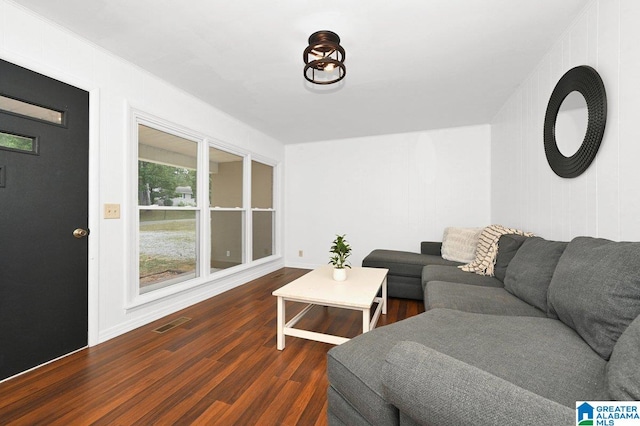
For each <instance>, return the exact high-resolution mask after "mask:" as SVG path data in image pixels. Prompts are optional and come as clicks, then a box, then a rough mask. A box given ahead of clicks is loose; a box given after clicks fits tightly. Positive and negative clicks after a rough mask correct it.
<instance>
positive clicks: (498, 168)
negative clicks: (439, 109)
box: [491, 0, 640, 241]
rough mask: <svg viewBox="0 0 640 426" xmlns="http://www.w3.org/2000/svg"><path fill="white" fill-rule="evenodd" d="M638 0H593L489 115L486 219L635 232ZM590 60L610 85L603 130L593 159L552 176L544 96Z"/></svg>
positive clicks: (619, 236) (638, 204)
mask: <svg viewBox="0 0 640 426" xmlns="http://www.w3.org/2000/svg"><path fill="white" fill-rule="evenodd" d="M638 22H640V2H638V1H636V0H599V1H593V2H592V3H590V4H589V5H588V7H587V8H586V9H585V10H584V11H583V13H582V14H580V16H578V17H577V19H576V20H575V22H574V23H573V24H572V26H571V27H570V28H569V29H568V30H567V31H566V32H565V33H564V34H563V35H562V37H561V38H560V39H559V40H558V41H557V43H556V44H555V46H554V47H553V48H552V49H551V50H550V51H549V52H548V53H547V55H546V56H545V57H544V59H543V60H542V61H541V63H540V64H539V65H538V67H537V68H536V69H535V70H534V71H533V72H532V74H531V75H530V77H529V78H528V79H527V80H526V81H525V82H524V83H523V84H522V86H521V87H520V88H519V89H518V90H517V91H516V92H515V93H514V94H513V96H512V97H511V98H510V99H509V101H508V102H507V103H506V104H505V105H504V107H503V108H502V109H501V111H500V112H499V113H498V114H497V116H496V117H495V118H494V120H493V121H492V123H491V124H492V131H491V151H492V154H491V163H492V171H491V185H492V191H491V199H492V203H491V209H492V212H491V219H492V222H499V223H510V224H512V225H515V226H519V227H521V228H525V229H527V230H531V231H533V232H536V233H537V234H539V235H541V236H543V237H545V238H551V239H561V240H569V239H571V238H573V237H575V236H577V235H591V236H599V237H603V238H610V239H614V240H636V241H637V240H640V191H639V190H638V186H639V184H640V167H638V161H639V160H640V127H639V124H638V123H639V117H640V79H639V78H638V76H639V75H640V49H639V48H638V40H640V26H639V25H638ZM577 65H590V66H592V67H594V68H595V69H596V70H597V71H598V72H599V73H600V76H601V77H602V79H603V81H604V85H605V88H606V91H607V98H608V104H607V105H608V116H607V126H606V130H605V134H604V139H603V142H602V145H601V147H600V150H599V152H598V155H597V157H596V159H595V161H594V162H593V163H592V165H591V167H590V168H589V169H588V170H587V171H586V172H585V173H584V174H582V175H581V176H579V177H577V178H574V179H562V178H560V177H558V176H556V175H555V174H554V173H553V171H552V170H551V168H550V167H549V166H548V164H547V161H546V157H545V154H544V146H543V138H542V132H543V122H544V114H545V111H546V107H547V102H548V100H549V97H550V95H551V92H552V91H553V88H554V86H555V84H556V83H557V81H558V80H559V79H560V77H562V75H563V74H564V73H565V72H566V71H568V70H569V69H571V68H573V67H574V66H577Z"/></svg>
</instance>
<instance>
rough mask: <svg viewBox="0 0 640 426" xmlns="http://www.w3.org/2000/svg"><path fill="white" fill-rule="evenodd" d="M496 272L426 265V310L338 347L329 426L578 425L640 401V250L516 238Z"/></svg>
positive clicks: (331, 362)
mask: <svg viewBox="0 0 640 426" xmlns="http://www.w3.org/2000/svg"><path fill="white" fill-rule="evenodd" d="M390 269H391V268H390ZM495 274H496V277H484V276H479V275H475V274H472V273H468V272H462V271H461V270H459V269H457V268H456V267H455V266H452V265H427V266H424V267H423V270H422V273H421V288H422V289H423V295H424V303H425V308H426V311H425V312H424V313H422V314H420V315H417V316H414V317H411V318H408V319H406V320H403V321H400V322H397V323H394V324H391V325H388V326H383V327H379V328H377V329H374V330H372V331H370V332H368V333H365V334H363V335H360V336H358V337H356V338H354V339H352V340H350V341H349V342H347V343H344V344H342V345H340V346H336V347H334V348H332V349H331V350H330V351H329V353H328V364H327V372H328V378H329V389H328V401H329V405H328V407H329V408H328V418H329V423H330V424H332V425H342V424H344V425H368V424H373V425H387V424H388V425H396V424H402V425H414V424H426V425H456V426H458V425H466V424H474V425H477V424H482V425H505V424H538V423H540V424H553V425H562V424H567V425H569V424H575V418H576V416H575V403H576V401H588V400H638V399H640V318H639V317H638V315H639V314H640V243H626V242H612V241H608V240H604V239H598V238H590V237H578V238H576V239H574V240H572V241H571V242H570V243H565V242H557V241H547V240H544V239H542V238H538V237H532V238H524V237H518V236H514V235H505V236H502V237H501V238H500V240H499V250H498V259H497V261H496V268H495Z"/></svg>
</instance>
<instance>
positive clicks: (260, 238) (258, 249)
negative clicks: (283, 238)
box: [253, 211, 274, 260]
mask: <svg viewBox="0 0 640 426" xmlns="http://www.w3.org/2000/svg"><path fill="white" fill-rule="evenodd" d="M273 215H274V212H272V211H254V212H253V260H258V259H262V258H263V257H267V256H271V255H272V254H273Z"/></svg>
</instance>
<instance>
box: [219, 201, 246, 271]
mask: <svg viewBox="0 0 640 426" xmlns="http://www.w3.org/2000/svg"><path fill="white" fill-rule="evenodd" d="M243 222H244V212H242V211H237V212H234V211H215V210H213V211H211V271H212V272H215V271H217V270H220V269H225V268H230V267H232V266H236V265H240V264H242V263H244V256H243V253H244V245H243V239H244V238H243V232H242V229H243Z"/></svg>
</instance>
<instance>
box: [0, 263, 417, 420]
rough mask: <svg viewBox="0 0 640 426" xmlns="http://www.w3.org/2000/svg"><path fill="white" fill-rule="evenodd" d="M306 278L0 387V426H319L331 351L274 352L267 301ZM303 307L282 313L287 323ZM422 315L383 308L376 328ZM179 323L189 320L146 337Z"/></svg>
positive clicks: (347, 331) (194, 312) (264, 286)
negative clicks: (385, 311) (186, 425)
mask: <svg viewBox="0 0 640 426" xmlns="http://www.w3.org/2000/svg"><path fill="white" fill-rule="evenodd" d="M306 272H308V271H306V270H302V269H293V268H284V269H281V270H279V271H276V272H274V273H271V274H269V275H266V276H264V277H262V278H259V279H257V280H254V281H252V282H250V283H248V284H246V285H244V286H241V287H238V288H235V289H233V290H230V291H228V292H226V293H223V294H221V295H219V296H216V297H214V298H211V299H209V300H206V301H204V302H201V303H199V304H197V305H194V306H192V307H189V308H187V309H184V310H183V311H180V312H177V313H175V314H173V315H171V316H169V317H166V318H163V319H161V320H159V321H156V322H154V323H151V324H149V325H146V326H144V327H140V328H138V329H136V330H134V331H131V332H129V333H127V334H124V335H122V336H119V337H117V338H114V339H112V340H109V341H108V342H105V343H103V344H100V345H98V346H95V347H92V348H88V349H84V350H82V351H80V352H77V353H75V354H72V355H69V356H67V357H65V358H63V359H61V360H58V361H56V362H54V363H51V364H48V365H46V366H43V367H41V368H38V369H36V370H34V371H31V372H29V373H27V374H24V375H22V376H18V377H16V378H14V379H12V380H8V381H6V382H4V383H0V425H14V424H15V425H35V424H42V425H45V424H46V425H89V424H96V425H151V424H153V425H165V424H166V425H170V424H180V425H183V424H207V425H209V424H211V425H214V424H216V425H217V424H220V425H232V424H238V425H251V424H264V425H276V424H285V425H294V424H300V425H325V424H326V423H327V417H326V408H327V398H326V391H327V377H326V354H327V351H328V350H329V349H330V348H331V347H332V345H329V344H325V343H320V342H313V341H309V340H304V339H298V338H294V337H287V339H286V348H285V349H284V351H278V350H277V349H276V298H275V297H274V296H272V295H271V292H272V291H273V290H275V289H277V288H279V287H281V286H283V285H284V284H286V283H288V282H290V281H292V280H294V279H295V278H298V277H299V276H301V275H303V274H305V273H306ZM297 307H299V308H297ZM302 307H303V305H301V304H293V303H290V304H287V319H289V318H290V317H292V316H293V315H295V313H297V312H298V311H299V310H300V309H301V308H302ZM423 310H424V307H423V306H422V303H421V302H419V301H412V300H403V299H389V304H388V313H387V315H386V316H385V315H382V316H381V317H380V320H379V321H378V326H381V325H384V324H389V323H393V322H395V321H399V320H401V319H404V318H407V317H410V316H413V315H416V314H418V313H420V312H422V311H423ZM183 316H184V317H189V318H191V320H190V321H188V322H186V323H184V324H182V325H179V326H178V327H176V328H174V329H172V330H169V331H167V332H166V333H164V334H158V333H155V332H153V330H154V329H155V328H157V327H159V326H161V325H164V324H166V323H168V322H169V321H172V320H174V319H177V318H179V317H183ZM361 321H362V317H361V314H360V312H357V311H349V310H344V309H336V308H323V307H314V308H313V309H312V310H311V311H310V312H309V314H308V315H307V316H305V317H304V318H303V320H301V321H300V322H299V323H298V326H299V327H305V328H308V329H310V330H315V331H320V332H331V333H335V334H340V335H344V336H347V337H353V336H355V335H356V334H358V333H360V332H361V331H362V322H361Z"/></svg>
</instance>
